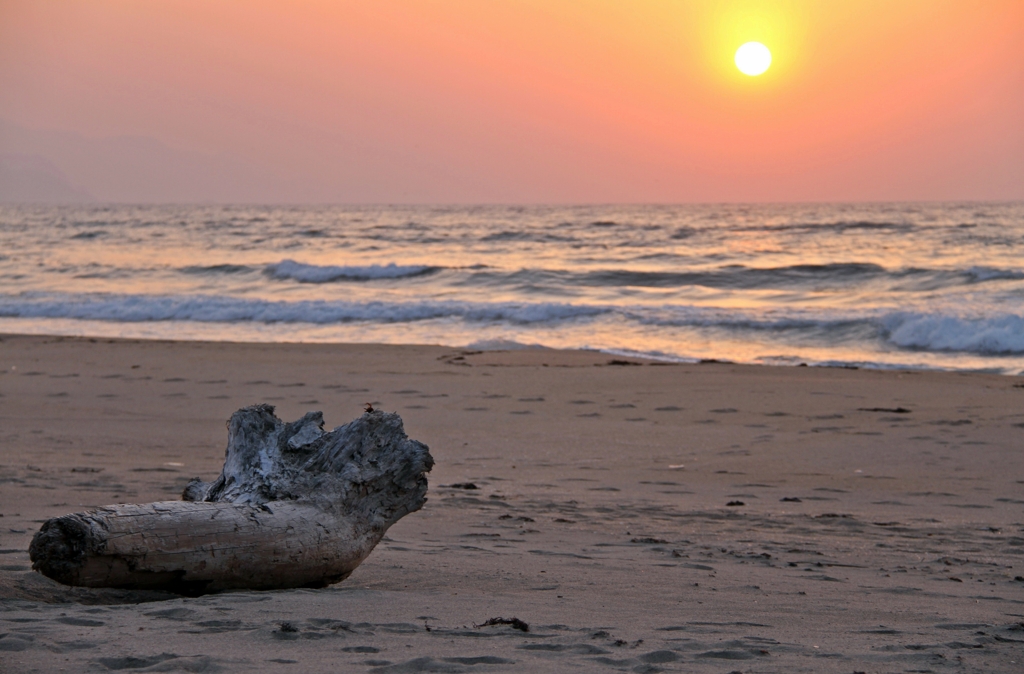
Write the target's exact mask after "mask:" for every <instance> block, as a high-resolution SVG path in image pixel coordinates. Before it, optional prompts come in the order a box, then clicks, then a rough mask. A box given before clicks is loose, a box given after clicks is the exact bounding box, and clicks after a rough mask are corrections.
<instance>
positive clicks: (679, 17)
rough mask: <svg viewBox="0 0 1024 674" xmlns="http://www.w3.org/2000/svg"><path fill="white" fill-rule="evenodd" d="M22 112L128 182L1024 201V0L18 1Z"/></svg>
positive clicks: (341, 197)
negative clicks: (765, 50) (756, 64)
mask: <svg viewBox="0 0 1024 674" xmlns="http://www.w3.org/2000/svg"><path fill="white" fill-rule="evenodd" d="M750 40H758V41H761V42H763V43H765V44H766V45H767V46H768V47H769V48H770V49H771V51H772V53H773V58H774V61H773V64H772V67H771V68H770V69H769V70H768V72H767V73H765V74H764V75H762V76H760V77H756V78H752V77H748V76H746V75H743V74H741V73H739V72H738V71H737V70H736V68H735V66H734V65H733V62H732V57H733V53H734V52H735V50H736V48H737V47H738V46H739V45H740V44H742V43H744V42H747V41H750ZM0 122H3V124H4V126H3V127H2V130H0V153H3V152H7V153H9V154H10V153H13V154H18V155H19V156H20V155H39V156H41V157H44V158H46V159H48V160H49V161H50V162H52V164H54V165H55V166H56V167H57V168H58V169H59V170H60V171H63V173H64V174H66V175H67V176H68V178H69V179H70V180H71V182H72V183H74V185H75V186H76V187H78V188H82V189H84V190H86V191H90V192H92V193H93V195H94V196H96V197H97V198H100V199H117V200H124V201H132V200H141V201H146V200H164V199H170V200H179V201H190V200H201V201H205V200H214V201H217V200H227V201H231V200H246V201H317V202H638V201H639V202H648V201H650V202H687V201H723V200H727V201H734V200H742V201H766V200H770V201H792V200H892V199H896V200H904V199H906V200H917V199H938V200H943V199H1022V198H1024V2H1022V1H1021V0H790V1H771V0H760V1H740V0H737V1H728V0H719V1H701V0H658V1H648V0H628V1H627V0H517V1H513V0H436V1H428V0H421V1H415V0H388V1H383V0H360V1H358V2H348V1H344V0H320V1H317V0H278V1H270V0H121V1H113V0H110V1H107V0H86V1H76V0H0ZM58 132H59V133H58ZM126 136H128V137H133V138H127V139H126V138H123V137H126ZM175 162H177V163H175ZM197 176H200V177H197Z"/></svg>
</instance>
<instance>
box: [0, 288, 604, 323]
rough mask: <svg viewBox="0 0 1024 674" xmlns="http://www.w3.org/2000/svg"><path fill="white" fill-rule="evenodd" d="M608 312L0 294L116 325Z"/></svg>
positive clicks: (42, 311)
mask: <svg viewBox="0 0 1024 674" xmlns="http://www.w3.org/2000/svg"><path fill="white" fill-rule="evenodd" d="M606 311H608V309H607V308H603V307H593V306H577V305H572V304H559V303H554V302H539V303H521V302H491V303H485V302H459V301H454V300H448V301H424V302H378V301H370V302H347V301H326V300H305V301H297V302H284V301H271V300H259V299H246V298H239V297H224V296H206V295H184V296H183V295H114V294H79V295H74V294H57V293H25V294H21V295H7V296H2V295H0V316H2V317H7V318H73V319H79V320H99V321H117V322H157V321H197V322H204V323H207V322H217V323H236V322H247V321H248V322H257V323H312V324H318V325H325V324H331V323H348V322H354V321H370V322H376V323H401V322H411V321H424V320H431V319H441V318H461V319H463V320H467V321H474V322H485V323H486V322H501V321H507V322H510V323H521V324H530V323H552V322H557V321H563V320H570V319H574V318H587V317H591V316H597V315H599V314H602V313H605V312H606Z"/></svg>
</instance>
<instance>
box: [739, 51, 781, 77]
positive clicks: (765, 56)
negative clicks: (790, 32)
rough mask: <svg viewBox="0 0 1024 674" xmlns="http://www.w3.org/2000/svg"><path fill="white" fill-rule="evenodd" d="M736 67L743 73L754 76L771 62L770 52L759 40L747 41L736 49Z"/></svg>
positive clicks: (765, 68) (764, 69) (766, 68)
mask: <svg viewBox="0 0 1024 674" xmlns="http://www.w3.org/2000/svg"><path fill="white" fill-rule="evenodd" d="M735 60H736V67H737V68H739V69H740V72H741V73H743V74H744V75H750V76H751V77H756V76H757V75H760V74H761V73H763V72H764V71H766V70H768V66H770V65H771V64H772V53H771V52H770V51H768V47H765V46H764V45H763V44H761V43H760V42H747V43H746V44H742V45H740V48H739V49H737V50H736V59H735Z"/></svg>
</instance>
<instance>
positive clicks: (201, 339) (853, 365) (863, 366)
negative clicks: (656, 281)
mask: <svg viewBox="0 0 1024 674" xmlns="http://www.w3.org/2000/svg"><path fill="white" fill-rule="evenodd" d="M5 337H41V338H47V337H49V338H55V339H56V338H61V339H81V340H97V341H100V340H102V341H110V340H113V341H123V342H138V341H142V342H169V343H178V342H182V343H201V344H264V345H274V344H281V345H306V344H308V345H313V344H316V345H323V346H352V345H357V344H358V345H369V346H374V345H379V346H424V347H436V348H443V349H455V350H466V351H485V352H501V351H538V350H539V351H556V352H573V351H580V352H587V353H599V354H603V355H607V356H610V357H621V358H627V359H637V360H643V361H652V362H665V363H673V364H683V365H695V364H705V363H721V364H727V365H743V366H753V367H780V368H788V367H811V368H834V369H845V370H876V371H883V372H949V373H968V374H992V375H998V376H1002V377H1024V371H1019V372H1010V371H1006V370H1005V369H1000V368H997V367H994V366H993V367H978V368H966V367H963V368H957V367H951V366H940V365H929V364H926V363H918V364H908V363H884V362H869V361H849V362H848V361H843V360H821V361H816V360H814V359H811V358H796V357H787V358H781V357H772V358H771V359H769V357H767V356H765V357H762V360H761V361H760V362H758V361H742V360H730V359H727V358H716V357H699V356H675V355H671V354H664V353H660V352H659V353H648V352H642V351H636V350H633V349H628V348H617V347H612V348H606V349H599V348H586V347H568V348H561V347H554V346H545V345H542V344H522V343H517V342H514V341H511V340H504V339H500V340H485V341H488V342H490V343H488V344H484V345H481V344H474V343H471V344H467V345H447V344H441V343H423V342H374V341H332V340H328V339H324V340H316V339H312V340H305V341H282V340H271V339H252V340H236V339H212V338H209V336H204V335H199V336H196V337H156V336H149V335H144V336H143V335H140V336H110V335H103V334H78V333H60V332H45V331H40V332H4V331H2V330H0V339H2V338H5Z"/></svg>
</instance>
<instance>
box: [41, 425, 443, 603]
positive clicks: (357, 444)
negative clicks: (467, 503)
mask: <svg viewBox="0 0 1024 674" xmlns="http://www.w3.org/2000/svg"><path fill="white" fill-rule="evenodd" d="M432 466H433V459H432V458H431V456H430V452H429V450H428V448H427V446H426V445H424V444H423V443H421V442H417V441H415V440H411V439H409V437H408V436H407V435H406V434H405V430H404V429H403V427H402V419H401V418H400V417H399V416H398V415H397V414H393V413H385V412H380V411H369V412H367V413H365V414H363V416H362V417H360V418H358V419H356V420H354V421H352V422H350V423H348V424H345V425H344V426H340V427H338V428H336V429H335V430H333V431H330V432H324V430H323V416H322V414H321V413H320V412H310V413H309V414H307V415H306V416H304V417H303V418H301V419H299V420H298V421H295V422H292V423H287V424H286V423H283V422H282V421H281V420H280V419H278V418H277V417H276V416H275V415H274V408H273V407H272V406H270V405H255V406H252V407H246V408H245V409H241V410H239V411H238V412H235V414H234V415H232V417H231V420H230V421H229V422H228V447H227V452H226V456H225V459H224V469H223V471H222V472H221V475H220V477H219V478H217V479H216V480H215V481H213V482H211V483H205V482H202V481H200V480H199V479H198V478H196V479H193V480H192V482H190V483H189V484H188V486H187V487H186V488H185V492H184V493H183V494H182V498H183V499H184V500H182V501H163V502H158V503H147V504H143V505H137V504H124V505H112V506H106V507H104V508H99V509H97V510H93V511H90V512H86V513H75V514H71V515H64V516H63V517H56V518H53V519H51V520H48V521H47V522H45V523H44V524H43V526H42V528H41V529H40V530H39V532H38V533H37V534H36V535H35V537H34V538H33V539H32V544H31V546H30V548H29V553H30V556H31V558H32V568H33V569H35V570H37V571H39V572H40V573H42V574H43V575H45V576H48V577H50V578H53V579H54V580H57V581H59V582H61V583H64V584H66V585H79V586H86V587H117V588H132V589H163V590H170V591H172V592H178V593H181V594H193V595H194V594H201V593H203V592H214V591H217V590H226V589H241V588H247V589H273V588H287V587H322V586H325V585H328V584H331V583H336V582H338V581H340V580H343V579H345V578H347V577H348V576H349V574H351V573H352V571H353V570H354V569H355V568H356V567H357V566H358V565H359V564H360V562H362V561H363V560H364V559H366V557H367V556H368V555H369V554H370V551H371V550H373V548H374V546H375V545H377V543H378V542H379V541H380V539H381V538H382V537H383V536H384V532H385V531H387V529H388V527H390V526H391V525H392V524H394V523H395V522H397V521H398V520H399V519H400V518H402V517H403V516H404V515H406V514H408V513H411V512H414V511H416V510H419V509H420V508H421V507H422V506H423V504H424V502H425V501H426V492H427V478H426V475H425V473H427V472H428V471H429V470H430V469H431V467H432Z"/></svg>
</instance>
